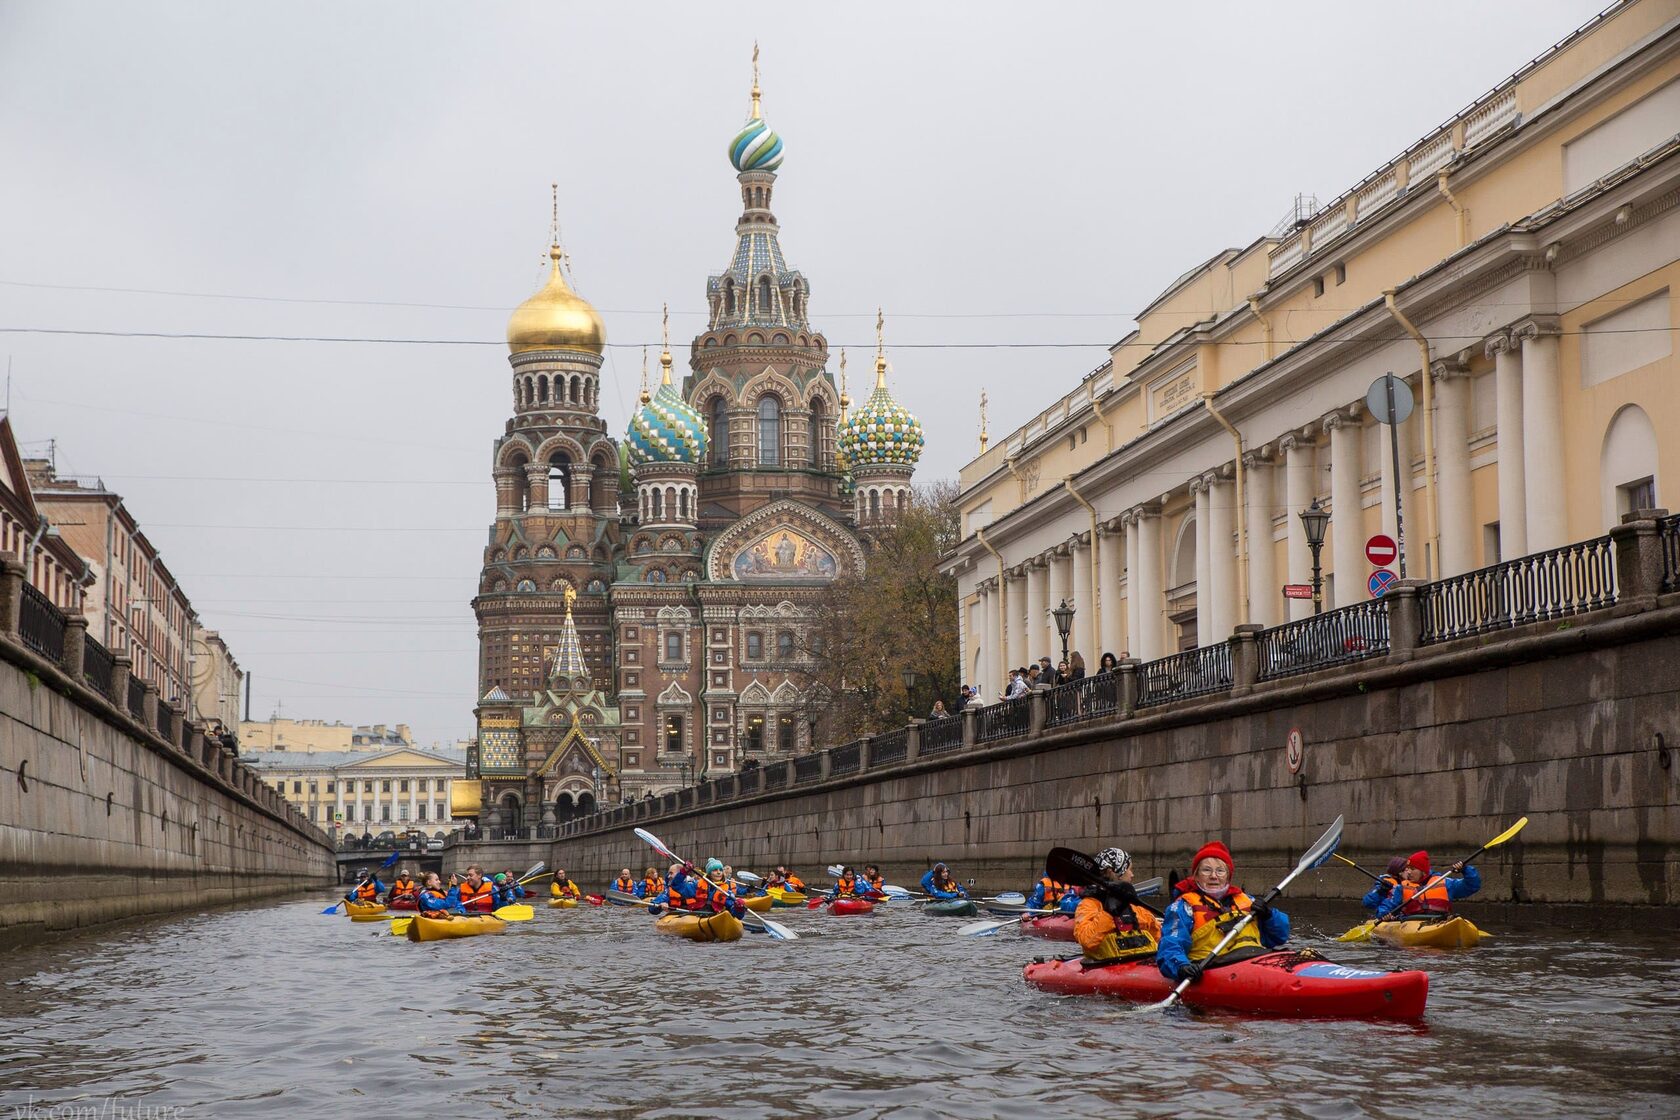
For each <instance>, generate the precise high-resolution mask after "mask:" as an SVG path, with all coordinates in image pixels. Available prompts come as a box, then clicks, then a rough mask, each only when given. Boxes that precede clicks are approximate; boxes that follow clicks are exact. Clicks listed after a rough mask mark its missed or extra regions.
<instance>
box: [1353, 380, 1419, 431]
mask: <svg viewBox="0 0 1680 1120" xmlns="http://www.w3.org/2000/svg"><path fill="white" fill-rule="evenodd" d="M1390 390H1392V391H1393V396H1392V397H1391V396H1390V395H1389V394H1390ZM1391 400H1392V401H1393V407H1392V408H1390V407H1389V402H1390V401H1391ZM1365 407H1366V408H1368V409H1370V410H1371V417H1372V418H1373V419H1374V420H1376V422H1377V423H1379V424H1404V423H1405V422H1406V417H1408V416H1410V415H1411V414H1412V387H1411V386H1410V385H1408V384H1406V383H1405V382H1404V381H1402V380H1400V379H1399V378H1398V377H1396V376H1394V375H1393V374H1392V373H1385V374H1383V375H1382V376H1381V377H1379V378H1377V379H1376V380H1375V381H1373V382H1371V388H1370V389H1369V390H1368V391H1367V392H1366V393H1365Z"/></svg>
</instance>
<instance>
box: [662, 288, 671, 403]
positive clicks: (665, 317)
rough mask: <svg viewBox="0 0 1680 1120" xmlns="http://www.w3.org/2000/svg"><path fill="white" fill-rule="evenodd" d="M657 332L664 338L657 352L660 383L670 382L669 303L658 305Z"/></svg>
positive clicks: (667, 383)
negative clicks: (661, 374)
mask: <svg viewBox="0 0 1680 1120" xmlns="http://www.w3.org/2000/svg"><path fill="white" fill-rule="evenodd" d="M659 334H660V337H661V338H663V339H664V343H663V349H661V350H660V352H659V368H660V370H661V371H662V373H663V375H664V376H663V378H662V380H661V381H660V384H661V385H669V384H670V383H671V305H670V304H668V303H662V304H660V305H659Z"/></svg>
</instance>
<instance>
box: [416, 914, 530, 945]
mask: <svg viewBox="0 0 1680 1120" xmlns="http://www.w3.org/2000/svg"><path fill="white" fill-rule="evenodd" d="M507 927H508V924H507V923H506V922H504V921H502V920H501V919H500V918H495V917H491V916H490V915H489V914H479V915H474V916H471V917H465V918H463V917H460V916H456V917H453V918H432V917H428V916H427V915H425V914H416V915H414V917H413V918H410V919H409V922H408V939H409V940H410V941H447V940H448V939H450V938H452V937H477V936H478V935H479V934H481V933H501V932H502V931H503V930H505V929H507Z"/></svg>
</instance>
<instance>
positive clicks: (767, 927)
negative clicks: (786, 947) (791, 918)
mask: <svg viewBox="0 0 1680 1120" xmlns="http://www.w3.org/2000/svg"><path fill="white" fill-rule="evenodd" d="M741 924H742V925H744V926H746V927H747V928H748V929H751V930H757V931H758V932H759V933H768V934H769V935H770V936H771V937H772V938H773V939H775V940H777V941H798V940H799V935H798V934H797V933H795V932H793V931H792V930H791V929H789V928H788V927H786V926H784V925H783V924H782V923H780V922H773V921H771V920H770V919H769V918H766V917H765V916H764V915H762V914H759V913H757V912H755V911H752V910H748V911H747V915H746V917H744V918H742V919H741Z"/></svg>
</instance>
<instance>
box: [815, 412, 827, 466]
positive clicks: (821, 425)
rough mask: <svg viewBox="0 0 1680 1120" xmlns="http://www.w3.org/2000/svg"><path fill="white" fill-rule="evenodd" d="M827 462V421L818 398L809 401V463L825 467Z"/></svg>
mask: <svg viewBox="0 0 1680 1120" xmlns="http://www.w3.org/2000/svg"><path fill="white" fill-rule="evenodd" d="M828 464H829V449H828V423H827V419H826V418H825V417H824V416H823V402H822V401H821V399H818V400H814V401H812V402H811V465H812V466H813V467H819V468H826V467H827V466H828Z"/></svg>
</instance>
